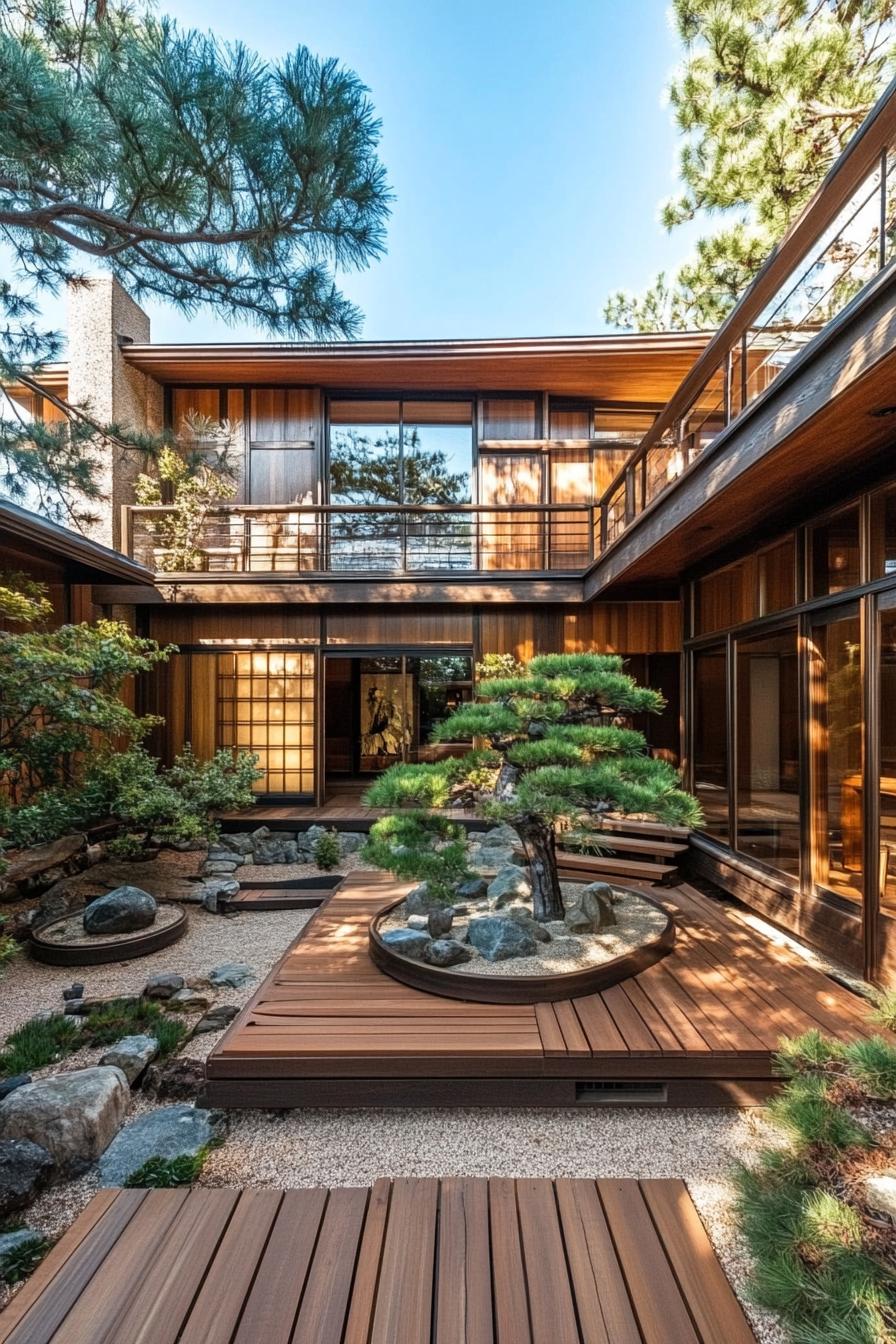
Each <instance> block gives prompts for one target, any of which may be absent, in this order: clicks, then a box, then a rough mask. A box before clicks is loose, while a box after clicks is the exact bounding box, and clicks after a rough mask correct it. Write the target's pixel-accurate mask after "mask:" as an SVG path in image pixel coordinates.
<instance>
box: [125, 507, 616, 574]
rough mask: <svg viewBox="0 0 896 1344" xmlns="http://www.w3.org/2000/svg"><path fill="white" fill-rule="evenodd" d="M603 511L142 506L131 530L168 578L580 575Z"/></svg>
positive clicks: (137, 549)
mask: <svg viewBox="0 0 896 1344" xmlns="http://www.w3.org/2000/svg"><path fill="white" fill-rule="evenodd" d="M598 517H599V515H598V513H597V511H596V509H595V508H594V507H593V506H592V505H589V504H553V505H552V504H540V505H529V504H521V505H503V506H496V505H475V504H462V505H456V504H447V505H439V504H424V505H392V506H389V505H355V506H352V507H346V506H343V505H299V504H290V505H282V506H273V505H222V506H221V507H219V508H216V509H213V510H210V511H209V512H208V513H207V514H206V515H205V516H204V517H203V518H199V519H197V518H192V519H190V520H185V519H184V518H183V516H182V515H180V514H179V513H178V511H177V510H176V509H175V508H173V507H171V506H167V507H166V506H159V507H145V506H144V507H140V506H133V507H127V508H126V509H125V510H124V520H123V531H124V535H125V537H126V539H127V549H128V553H129V554H130V555H131V556H132V557H133V558H134V559H137V560H139V561H141V562H142V563H143V564H145V565H146V566H147V567H148V568H149V569H152V570H154V571H155V572H156V573H158V574H171V575H180V574H197V573H218V574H246V575H248V574H253V575H262V574H278V575H284V574H302V575H303V576H308V575H313V574H327V575H329V574H351V575H367V574H369V575H431V574H449V575H450V574H454V575H468V574H476V573H495V572H500V573H506V572H514V573H530V574H533V573H534V574H543V573H552V574H558V573H564V574H575V573H581V572H582V571H584V570H585V569H587V568H588V566H589V565H590V564H591V563H592V561H593V559H594V557H595V553H596V546H595V542H596V540H597V542H598V544H599V527H596V519H597V518H598Z"/></svg>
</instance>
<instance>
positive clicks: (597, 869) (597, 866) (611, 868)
mask: <svg viewBox="0 0 896 1344" xmlns="http://www.w3.org/2000/svg"><path fill="white" fill-rule="evenodd" d="M571 857H572V858H574V859H578V858H581V855H579V854H574V855H572V856H571ZM557 871H558V873H559V875H560V877H561V878H564V879H565V880H566V881H570V882H581V881H582V879H583V878H587V877H590V876H592V875H594V876H605V877H619V878H625V877H630V878H632V879H633V880H639V881H647V882H665V881H668V880H669V879H670V878H672V877H676V876H677V875H678V869H677V868H675V867H674V866H673V865H672V864H668V863H642V862H640V861H638V860H635V859H604V858H598V857H594V858H592V859H589V863H588V865H587V866H585V865H583V864H571V863H569V862H568V861H567V858H566V856H565V855H558V856H557Z"/></svg>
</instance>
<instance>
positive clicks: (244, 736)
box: [217, 649, 314, 794]
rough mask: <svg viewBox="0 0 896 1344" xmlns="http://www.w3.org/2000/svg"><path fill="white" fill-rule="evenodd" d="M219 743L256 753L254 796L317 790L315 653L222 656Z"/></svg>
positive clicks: (258, 652) (257, 652)
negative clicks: (258, 775) (261, 772)
mask: <svg viewBox="0 0 896 1344" xmlns="http://www.w3.org/2000/svg"><path fill="white" fill-rule="evenodd" d="M217 672H218V697H217V698H218V742H219V744H220V745H221V746H222V747H233V748H235V749H237V750H240V751H252V752H254V753H255V754H256V755H257V757H258V765H259V769H261V770H262V771H263V775H262V777H261V779H259V780H258V781H257V782H256V784H255V785H254V788H255V791H256V793H277V794H310V793H313V792H314V654H313V653H299V652H292V651H284V652H282V653H275V652H269V651H268V650H264V649H255V650H252V652H249V653H220V654H218V660H217Z"/></svg>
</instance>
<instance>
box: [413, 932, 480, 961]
mask: <svg viewBox="0 0 896 1344" xmlns="http://www.w3.org/2000/svg"><path fill="white" fill-rule="evenodd" d="M471 955H472V953H471V952H470V949H469V948H468V947H464V946H463V944H462V943H459V942H458V941H457V939H456V938H435V939H434V940H433V941H432V942H431V943H430V944H429V947H427V948H426V950H425V952H424V954H423V960H424V961H427V962H429V964H430V966H455V965H457V963H458V962H461V961H469V960H470V957H471Z"/></svg>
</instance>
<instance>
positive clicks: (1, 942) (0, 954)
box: [0, 916, 20, 977]
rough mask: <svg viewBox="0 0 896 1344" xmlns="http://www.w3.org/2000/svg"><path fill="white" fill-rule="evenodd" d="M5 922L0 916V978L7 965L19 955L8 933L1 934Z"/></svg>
mask: <svg viewBox="0 0 896 1344" xmlns="http://www.w3.org/2000/svg"><path fill="white" fill-rule="evenodd" d="M5 924H6V920H5V919H4V918H3V917H2V916H0V977H2V975H3V971H4V969H5V968H6V967H7V966H8V965H9V963H10V962H11V961H12V960H13V959H14V958H15V957H17V956H18V955H19V951H20V948H19V944H18V943H17V942H16V940H15V938H10V936H9V934H8V933H4V932H3V928H4V925H5Z"/></svg>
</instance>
